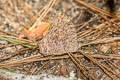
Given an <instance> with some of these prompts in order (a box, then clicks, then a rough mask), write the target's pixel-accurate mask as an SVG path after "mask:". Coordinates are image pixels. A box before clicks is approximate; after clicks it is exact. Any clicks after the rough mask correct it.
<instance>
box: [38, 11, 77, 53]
mask: <svg viewBox="0 0 120 80" xmlns="http://www.w3.org/2000/svg"><path fill="white" fill-rule="evenodd" d="M46 21H47V22H50V23H51V26H50V29H49V31H48V33H47V34H46V35H45V36H44V37H43V38H42V40H40V41H39V48H40V52H41V53H43V54H46V55H60V54H64V53H68V52H75V51H77V49H78V42H77V34H76V29H75V27H74V26H73V24H72V23H71V22H69V21H68V19H67V18H66V17H64V16H62V15H61V14H59V13H58V12H50V13H49V14H48V15H47V18H46Z"/></svg>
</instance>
